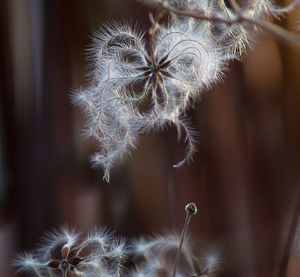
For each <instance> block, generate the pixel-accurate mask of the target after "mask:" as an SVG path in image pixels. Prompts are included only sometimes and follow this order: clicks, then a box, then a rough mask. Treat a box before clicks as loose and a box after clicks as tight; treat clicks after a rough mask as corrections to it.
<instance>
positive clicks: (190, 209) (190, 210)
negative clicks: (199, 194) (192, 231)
mask: <svg viewBox="0 0 300 277" xmlns="http://www.w3.org/2000/svg"><path fill="white" fill-rule="evenodd" d="M185 211H186V218H185V222H184V226H183V230H182V233H181V238H180V243H179V247H178V249H177V253H176V258H175V263H174V268H173V274H172V276H173V277H176V271H177V265H178V263H179V259H180V254H181V249H182V245H183V241H184V239H185V236H186V232H187V229H188V226H189V223H190V220H191V217H192V215H194V214H196V213H197V206H196V204H195V203H189V204H187V205H186V206H185Z"/></svg>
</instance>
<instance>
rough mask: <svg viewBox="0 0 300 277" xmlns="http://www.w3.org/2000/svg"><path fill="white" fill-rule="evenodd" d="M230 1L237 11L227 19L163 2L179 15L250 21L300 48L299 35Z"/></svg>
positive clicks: (204, 18) (230, 20)
mask: <svg viewBox="0 0 300 277" xmlns="http://www.w3.org/2000/svg"><path fill="white" fill-rule="evenodd" d="M230 3H231V4H232V5H233V6H234V10H235V12H236V18H235V19H225V18H221V17H218V16H205V15H202V14H199V13H195V12H193V11H189V10H178V9H176V8H173V7H171V6H170V5H169V4H168V3H167V2H166V1H164V2H163V3H162V7H163V9H165V10H167V11H168V12H172V13H174V14H177V15H183V16H187V17H192V18H195V19H199V20H204V21H211V22H216V23H223V24H225V25H227V26H231V25H234V24H243V23H249V24H252V25H254V26H256V27H258V28H261V29H262V30H264V31H266V32H268V33H270V34H272V35H273V36H274V37H276V38H278V39H280V40H282V41H284V42H287V43H289V44H292V45H295V46H296V47H299V48H300V39H299V37H298V36H296V35H294V34H292V33H291V32H289V31H286V30H285V29H283V28H281V27H280V26H277V25H275V24H273V23H270V22H266V21H263V20H258V19H253V18H251V17H249V16H247V15H245V14H243V13H241V12H240V11H239V10H240V9H239V6H238V4H237V3H236V1H234V0H231V1H230Z"/></svg>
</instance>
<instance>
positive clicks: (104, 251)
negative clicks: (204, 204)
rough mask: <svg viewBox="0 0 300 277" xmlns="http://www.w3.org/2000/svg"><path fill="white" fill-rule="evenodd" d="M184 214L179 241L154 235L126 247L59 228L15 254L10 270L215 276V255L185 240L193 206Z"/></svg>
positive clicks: (51, 274) (103, 236)
mask: <svg viewBox="0 0 300 277" xmlns="http://www.w3.org/2000/svg"><path fill="white" fill-rule="evenodd" d="M185 210H186V220H185V224H184V227H183V231H182V234H181V236H180V237H178V236H176V235H172V236H171V235H169V236H165V237H163V236H156V237H152V238H149V239H144V238H142V239H139V240H135V241H132V243H131V244H128V243H126V242H125V240H124V239H120V238H116V237H115V236H114V235H113V234H112V233H110V232H109V231H108V230H107V229H102V230H97V229H95V230H93V231H92V232H91V233H90V234H88V236H87V237H86V238H82V236H81V235H80V234H78V233H75V231H74V230H68V229H66V228H63V229H62V230H61V231H54V232H51V233H48V234H47V235H46V236H45V238H44V239H43V240H42V243H41V246H40V247H39V248H38V249H37V250H36V251H34V252H32V253H23V254H20V255H18V256H17V257H16V259H15V261H14V265H15V266H16V267H17V268H18V271H19V272H28V273H33V274H34V275H35V276H37V277H46V276H47V277H56V276H57V277H67V276H78V277H105V276H107V277H110V276H114V277H120V276H130V277H155V276H166V277H168V276H170V277H171V276H172V277H176V276H179V277H185V276H198V277H200V276H203V277H204V276H213V275H214V273H215V272H216V269H217V268H218V262H219V261H218V255H217V254H216V253H213V252H211V251H210V252H206V253H200V254H199V252H196V249H195V247H193V246H192V244H190V243H188V242H186V241H185V237H186V232H187V228H188V224H189V221H190V219H191V217H192V216H193V215H195V214H196V213H197V207H196V205H195V204H194V203H189V204H187V205H186V207H185ZM130 261H131V262H130ZM126 265H128V267H127V266H126Z"/></svg>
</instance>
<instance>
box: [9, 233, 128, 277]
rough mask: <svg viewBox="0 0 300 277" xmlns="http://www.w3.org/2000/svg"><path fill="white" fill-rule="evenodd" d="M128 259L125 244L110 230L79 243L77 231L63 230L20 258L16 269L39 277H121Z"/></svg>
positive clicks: (45, 239) (16, 262)
mask: <svg viewBox="0 0 300 277" xmlns="http://www.w3.org/2000/svg"><path fill="white" fill-rule="evenodd" d="M126 255H127V247H126V245H125V241H124V240H122V239H118V238H114V237H113V235H112V234H111V233H109V232H108V231H107V230H94V231H93V232H91V233H90V234H89V235H88V236H87V237H86V238H85V239H80V234H78V233H75V232H74V230H68V229H62V230H61V231H54V232H51V233H48V234H47V235H46V236H45V238H44V239H43V241H42V243H41V247H40V248H38V249H37V251H35V252H33V253H30V254H29V253H23V254H21V255H19V256H18V257H17V258H16V259H15V262H14V265H15V266H16V267H17V268H18V270H19V271H24V272H31V273H34V274H35V276H38V277H42V276H48V277H54V276H62V277H66V276H82V277H83V276H89V277H93V276H99V277H100V276H120V275H121V272H122V270H123V265H122V264H123V261H124V259H125V257H126ZM68 274H73V275H68Z"/></svg>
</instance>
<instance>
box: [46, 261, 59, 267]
mask: <svg viewBox="0 0 300 277" xmlns="http://www.w3.org/2000/svg"><path fill="white" fill-rule="evenodd" d="M59 264H60V261H59V260H52V261H49V262H48V263H47V266H49V267H51V268H58V267H59Z"/></svg>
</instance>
